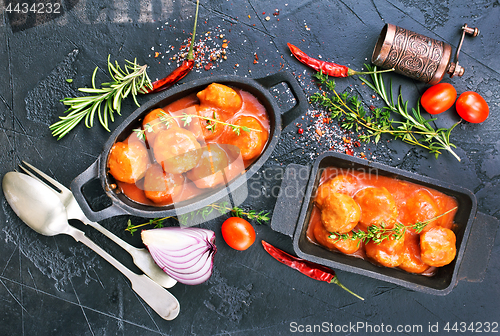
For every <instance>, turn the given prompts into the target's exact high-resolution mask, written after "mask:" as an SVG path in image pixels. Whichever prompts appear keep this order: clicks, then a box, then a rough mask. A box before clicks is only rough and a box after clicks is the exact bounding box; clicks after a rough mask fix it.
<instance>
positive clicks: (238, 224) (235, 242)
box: [221, 217, 255, 251]
mask: <svg viewBox="0 0 500 336" xmlns="http://www.w3.org/2000/svg"><path fill="white" fill-rule="evenodd" d="M221 230H222V237H224V240H225V241H226V243H227V245H229V246H231V247H232V248H234V249H235V250H239V251H243V250H246V249H247V248H249V247H250V246H251V245H252V244H253V242H254V241H255V230H254V229H253V226H252V224H250V223H249V222H247V221H246V220H244V219H243V218H239V217H229V218H228V219H226V221H225V222H224V223H222V227H221Z"/></svg>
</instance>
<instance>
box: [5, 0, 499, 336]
mask: <svg viewBox="0 0 500 336" xmlns="http://www.w3.org/2000/svg"><path fill="white" fill-rule="evenodd" d="M26 2H27V1H26ZM40 2H43V3H49V2H50V1H40ZM54 2H58V3H61V2H62V10H61V14H59V15H55V14H54V15H41V14H40V15H33V14H30V15H21V14H16V13H11V14H8V13H6V11H5V8H6V6H7V5H8V3H9V2H8V1H3V2H0V78H1V79H2V80H0V130H1V132H0V163H1V165H0V175H1V176H3V174H4V173H6V172H7V171H10V170H13V169H15V168H16V166H17V164H18V163H19V161H20V160H22V159H26V160H29V161H30V162H31V163H33V164H34V165H35V166H37V167H38V168H40V169H42V170H44V171H45V172H47V173H49V174H50V175H52V176H54V177H56V178H57V179H58V180H59V181H60V182H62V183H64V184H65V185H69V184H70V182H71V180H72V179H73V178H75V177H76V176H77V175H78V174H79V173H81V172H82V171H83V170H84V169H85V168H87V167H88V166H89V165H90V164H91V163H92V162H93V161H94V160H95V159H96V157H97V156H98V155H99V153H100V151H101V149H102V144H103V143H104V141H105V140H106V139H107V137H108V133H107V132H106V131H104V130H103V129H102V128H100V127H98V126H96V127H94V128H93V129H91V130H88V129H86V128H85V127H83V126H82V125H80V126H79V127H77V128H76V129H75V130H74V131H73V132H72V133H70V134H69V135H68V136H67V137H66V138H64V139H63V140H61V141H56V140H55V139H54V138H53V137H52V136H51V134H50V132H49V130H48V125H49V124H50V123H52V122H54V121H55V120H56V119H57V116H58V115H60V114H61V113H62V112H63V111H64V107H63V106H62V104H61V103H59V100H60V99H61V98H63V97H65V96H69V95H74V94H75V93H76V88H78V87H82V86H87V85H90V79H91V73H92V70H93V69H94V68H95V67H96V66H98V67H99V68H100V71H99V72H98V81H104V80H105V79H106V66H105V64H106V59H107V56H108V54H111V59H116V60H118V61H119V62H123V59H133V58H134V57H137V59H138V62H139V63H141V64H143V63H148V64H149V65H150V68H149V74H150V75H151V77H153V78H156V77H163V76H164V75H165V74H167V73H168V72H170V71H171V70H172V69H173V67H174V66H175V65H174V64H171V65H168V62H167V60H166V59H164V60H161V62H158V61H159V59H155V58H154V52H155V51H159V52H165V51H166V50H167V48H168V47H169V46H174V47H175V48H179V47H180V45H181V44H182V42H183V41H184V40H185V39H186V37H187V35H188V34H189V32H190V31H191V27H192V18H193V14H194V9H195V2H194V1H188V0H176V1H169V0H167V1H159V0H154V1H151V0H142V1H137V2H132V1H121V0H115V1H108V0H104V1H95V0H87V1H83V0H71V1H69V0H68V1H62V0H60V1H53V3H54ZM13 3H14V4H15V2H13ZM276 10H278V11H279V15H273V13H275V12H276ZM264 12H265V14H264ZM266 16H269V17H270V20H266ZM499 17H500V3H499V2H498V0H495V1H488V0H479V1H470V2H464V1H452V0H449V1H438V0H431V1H428V0H401V1H397V0H390V1H386V0H376V1H351V0H347V1H326V0H320V1H302V0H292V1H286V2H276V1H255V0H243V1H221V0H212V1H201V8H200V20H199V26H198V32H199V33H200V34H202V33H204V32H207V31H219V32H221V33H222V34H224V35H225V38H226V39H227V40H229V41H230V42H229V48H228V59H227V61H224V62H222V63H218V67H216V68H214V69H212V70H210V71H205V70H197V71H193V72H192V73H191V74H189V75H188V77H186V79H185V81H188V80H192V79H196V78H200V77H203V76H206V75H207V74H209V73H225V74H236V75H240V76H248V77H251V78H259V77H264V76H266V75H268V74H272V73H275V72H277V71H280V70H283V71H291V72H294V73H295V74H296V75H297V77H298V78H299V81H300V83H301V85H302V87H303V88H304V91H305V92H306V94H308V95H310V94H312V93H313V92H314V91H315V87H314V85H312V83H311V77H310V76H311V74H312V73H313V72H311V71H310V70H309V69H307V68H306V67H304V66H302V65H301V64H299V63H298V62H296V61H295V60H294V59H292V57H291V56H290V53H289V52H288V50H287V47H286V43H287V42H291V43H294V44H296V45H297V46H299V47H301V48H303V49H304V50H305V51H307V52H308V53H310V54H311V55H322V57H323V58H324V59H328V60H331V61H335V62H338V63H342V64H346V65H349V66H350V67H352V68H355V69H360V68H361V67H362V65H363V63H365V62H367V61H368V60H369V59H370V56H371V52H372V49H373V45H374V44H375V41H376V39H377V36H378V34H379V32H380V29H381V28H382V27H383V25H384V24H385V23H393V24H396V25H399V26H402V27H404V28H407V29H410V30H413V31H417V32H419V33H422V34H424V35H427V36H429V37H432V38H436V39H441V40H444V41H446V42H448V43H449V44H451V45H452V46H453V48H455V47H456V45H457V44H458V41H459V32H460V27H461V25H462V24H464V23H468V24H469V26H477V27H479V28H480V30H481V34H480V35H479V36H478V37H477V38H475V39H466V41H465V43H464V47H463V49H462V53H461V59H460V64H461V65H463V66H464V67H466V73H465V75H464V76H463V77H462V78H453V79H449V78H447V79H445V81H446V82H450V83H452V84H453V85H454V86H455V88H456V89H457V91H458V92H463V91H467V90H473V91H477V92H479V93H480V94H482V95H483V96H484V98H485V99H486V101H487V102H488V104H489V106H490V109H491V115H490V117H489V118H488V120H487V121H486V122H484V123H483V124H479V125H472V124H468V123H463V124H461V125H460V126H458V127H457V129H456V130H455V131H454V132H453V135H452V142H453V143H455V144H456V145H457V147H458V148H457V153H458V154H459V155H460V156H461V158H462V162H457V161H456V160H455V159H454V158H453V157H451V156H450V155H447V154H444V155H442V156H441V157H440V158H439V159H438V160H436V159H435V158H434V157H433V156H431V155H429V154H427V153H425V152H423V151H421V150H418V149H415V148H411V147H409V146H407V145H405V144H401V143H400V142H396V141H390V142H386V141H383V142H381V143H380V144H379V145H378V146H375V145H373V144H371V145H369V146H368V147H370V148H369V151H368V148H364V150H366V151H367V153H370V157H373V158H374V160H376V161H379V162H382V163H386V164H388V165H391V166H396V167H399V168H402V169H406V170H409V171H412V172H416V173H419V174H422V175H425V176H429V177H433V178H437V179H439V180H442V181H444V182H449V183H455V184H459V185H461V186H464V187H466V188H469V189H470V190H472V191H473V192H474V193H475V194H476V196H477V199H478V208H479V211H481V212H483V213H485V214H488V215H492V216H496V217H498V216H499V214H500V212H499V207H498V204H500V193H499V191H498V190H499V186H500V168H499V167H500V156H499V152H500V140H499V139H500V136H499V135H500V131H499V130H500V120H499V117H498V109H499V101H500V99H499V98H500V89H499V88H500V85H499V84H500V83H499V79H498V78H499V73H500V61H499V57H498V53H499V51H500V45H499V34H500V21H499V20H498V18H499ZM200 36H201V35H200ZM255 53H257V54H258V56H259V62H258V63H257V64H254V62H253V61H254V54H255ZM236 64H238V65H239V66H236ZM391 77H393V79H394V85H402V88H403V92H404V95H405V98H406V99H408V100H410V101H416V99H417V98H418V96H419V95H420V94H421V93H422V92H423V91H424V90H425V88H426V85H425V84H422V83H417V82H414V81H412V80H410V79H407V78H403V77H401V76H398V75H394V76H391ZM66 78H72V79H73V83H72V84H69V83H67V82H66V80H65V79H66ZM350 86H352V87H354V88H356V89H360V91H361V93H362V94H364V95H365V98H367V100H368V101H369V100H370V96H369V95H366V92H364V93H363V91H362V90H363V88H361V87H360V85H359V81H357V80H356V79H354V78H349V79H345V80H340V81H338V89H339V90H340V91H342V90H345V89H346V88H349V87H350ZM146 99H147V97H141V101H143V102H144V101H145V100H146ZM286 103H287V99H286V98H285V99H284V101H283V106H284V109H286V108H287V107H286V106H287V104H286ZM133 109H134V106H133V104H132V103H131V102H126V103H125V104H124V106H123V116H122V117H118V118H117V121H116V123H115V124H113V126H112V127H116V125H118V123H119V122H120V121H121V120H123V118H124V117H125V116H126V115H128V113H130V112H132V111H133ZM311 111H313V108H312V107H311ZM311 111H309V112H311ZM457 120H458V117H457V116H456V115H455V113H454V111H453V110H450V111H448V112H445V113H443V114H442V115H440V116H439V119H438V121H437V122H436V123H437V125H438V126H450V125H451V124H452V123H453V122H455V121H457ZM298 122H302V121H301V120H299V121H298ZM305 126H307V125H304V127H305ZM326 149H327V148H326V147H325V146H324V143H318V142H317V141H310V140H306V139H304V138H303V137H300V136H299V135H298V134H297V131H296V128H295V127H290V128H289V129H288V130H286V131H285V132H284V134H283V135H282V137H281V141H280V144H279V145H278V147H277V148H276V150H275V152H274V153H273V155H272V157H271V159H270V160H269V161H268V162H267V163H266V165H265V166H264V167H263V168H262V170H261V171H260V172H259V173H258V174H256V175H255V176H254V177H253V178H252V179H251V181H250V182H251V186H252V188H251V189H250V192H249V197H248V198H247V200H246V201H245V203H244V205H245V206H246V207H252V208H255V209H258V210H267V211H271V210H272V209H273V208H274V205H275V203H276V190H277V187H278V186H279V184H280V179H279V176H280V173H281V172H282V171H283V168H284V167H285V166H286V165H287V164H290V163H297V164H306V165H307V164H311V160H312V159H313V158H314V157H316V156H317V155H318V154H319V153H321V152H322V151H324V150H326ZM359 152H360V151H359V150H358V151H357V152H356V155H359ZM1 206H2V211H1V212H0V223H1V224H0V237H1V244H0V318H1V323H0V334H1V335H66V334H71V335H158V334H162V335H286V334H291V333H293V331H294V328H293V325H294V323H296V324H297V325H301V326H304V327H307V326H312V325H321V324H322V323H323V322H325V323H326V324H328V325H329V324H330V323H331V324H333V325H337V326H340V327H341V326H343V325H346V326H349V324H351V325H356V324H358V323H359V326H362V324H364V325H371V326H372V327H375V328H377V327H379V328H380V327H381V326H382V324H383V325H384V326H387V325H390V326H392V327H393V328H394V330H395V329H396V326H398V325H401V326H403V332H401V333H399V334H403V335H420V334H440V335H442V334H447V333H446V332H444V331H443V327H444V326H445V325H446V323H448V322H449V323H451V325H450V327H452V326H453V324H454V323H455V322H458V323H459V324H458V325H457V328H458V329H457V330H456V331H451V332H450V334H455V335H473V334H476V332H472V331H470V330H465V331H461V329H463V324H462V325H460V323H461V322H464V323H466V326H467V327H469V326H470V323H472V322H474V323H476V324H474V327H475V328H477V327H479V326H480V323H483V326H484V325H485V324H484V323H486V322H489V323H490V324H491V323H499V322H500V314H499V313H498V302H499V299H500V286H499V278H500V272H499V269H500V263H499V257H500V246H499V239H498V238H497V239H496V240H494V239H495V235H496V232H495V230H494V228H492V231H491V232H490V233H489V234H488V233H485V232H482V234H483V235H484V236H485V241H486V243H487V244H490V245H491V248H492V251H491V258H490V260H489V262H488V260H485V258H487V257H486V256H483V257H482V259H481V260H480V262H478V263H477V264H479V265H487V270H486V271H485V272H484V273H481V270H477V269H475V268H472V270H474V272H479V273H481V276H479V277H478V276H476V275H477V274H475V275H474V276H471V277H469V278H467V277H466V279H465V280H463V281H460V282H459V283H458V285H457V286H456V288H455V289H454V290H453V291H452V292H451V293H450V294H449V295H447V296H444V297H442V296H430V295H427V294H422V293H417V292H412V291H409V290H406V289H403V288H401V287H398V286H396V285H392V284H388V283H385V282H381V281H378V280H374V279H371V278H367V277H362V276H359V275H355V274H350V273H348V272H338V276H339V278H340V279H341V281H342V282H343V283H344V284H346V285H347V286H348V287H349V288H351V289H352V290H354V291H356V292H357V293H358V294H360V295H361V296H363V297H365V298H366V300H365V301H364V302H361V301H358V300H357V299H356V298H354V297H353V296H351V295H349V294H348V293H346V292H344V291H342V290H341V289H339V288H338V287H337V286H335V285H329V284H326V283H320V282H316V281H314V280H311V279H309V278H307V277H305V276H303V275H301V274H299V273H297V272H295V271H293V270H291V269H289V268H287V267H285V266H283V265H281V264H279V263H277V262H276V261H274V260H273V259H272V258H271V257H270V256H269V255H267V254H266V253H265V252H264V251H263V249H262V248H261V246H260V243H259V241H260V240H261V239H265V240H267V241H269V242H271V243H272V244H274V245H276V246H278V247H281V248H283V249H285V250H287V251H289V252H292V245H291V240H290V238H289V237H287V236H285V235H282V234H279V233H276V232H274V231H272V230H271V229H270V228H269V227H268V226H266V225H255V228H256V231H257V240H258V242H257V243H256V244H255V245H253V246H252V247H251V248H250V249H249V250H247V251H244V252H237V251H234V250H232V249H230V248H229V247H228V246H227V245H226V244H225V243H224V241H223V240H222V237H221V234H220V229H219V227H220V224H221V221H222V219H220V218H219V219H215V220H211V221H209V222H207V223H205V224H202V226H203V227H206V228H210V229H212V230H214V231H215V232H216V234H217V242H218V243H217V245H218V253H217V255H216V258H215V270H214V274H213V276H212V277H211V279H210V280H209V281H207V282H206V283H204V284H202V285H199V286H184V285H181V284H178V285H176V286H175V287H174V288H172V289H171V292H172V293H173V294H174V295H175V296H176V297H177V298H178V299H179V301H180V304H181V313H180V315H179V317H177V318H176V319H175V320H174V321H164V320H162V319H161V318H160V317H158V316H157V315H156V314H155V313H154V312H153V311H152V310H151V309H149V307H147V306H146V305H145V304H144V302H142V301H141V300H140V299H139V298H138V297H137V295H135V293H134V292H133V291H131V289H130V285H129V283H128V282H127V280H126V279H125V278H124V277H123V276H122V275H121V274H120V273H118V272H117V271H116V270H115V269H113V268H112V267H111V266H110V265H109V264H107V263H106V262H105V261H104V260H102V259H100V258H99V257H98V256H97V255H96V254H95V253H93V252H92V251H90V250H89V249H87V248H86V247H85V246H83V245H79V244H76V243H75V242H74V241H73V240H72V238H71V237H66V236H57V237H44V236H41V235H38V234H36V233H35V232H33V231H32V230H31V229H29V228H27V227H26V226H25V225H24V224H23V223H22V222H21V221H20V220H19V219H18V218H17V217H16V216H15V214H14V213H13V212H12V210H11V209H10V207H9V206H8V204H7V202H6V201H5V198H4V197H3V194H2V199H1ZM132 219H133V220H134V221H137V222H139V221H140V220H141V219H137V218H132ZM126 220H127V218H126V217H120V218H113V219H109V220H106V221H103V222H102V223H101V224H103V225H105V226H106V227H107V228H108V229H110V230H111V231H113V232H115V233H116V234H117V235H119V236H120V237H122V238H123V239H126V240H127V241H129V242H131V243H132V244H135V245H140V241H139V237H138V236H137V235H136V236H134V237H131V236H130V235H129V234H128V233H126V232H124V230H123V229H124V228H125V226H126ZM72 224H74V225H75V226H78V227H81V225H80V223H74V222H73V223H72ZM82 229H84V230H85V231H86V232H87V234H88V236H89V237H90V238H91V239H93V240H95V241H96V242H97V243H98V244H100V245H102V246H103V247H104V248H105V249H106V250H108V251H109V252H110V253H111V254H113V255H115V256H116V257H117V258H118V259H119V260H121V261H122V262H123V263H125V264H126V265H127V266H128V267H130V268H131V269H133V270H135V271H137V269H136V268H134V265H133V264H132V263H131V260H130V258H129V257H128V255H126V253H125V252H124V251H123V250H121V249H120V248H119V247H117V246H116V245H114V244H113V243H112V242H110V241H109V240H107V239H106V238H105V237H103V236H102V235H100V234H99V233H97V232H94V231H91V230H89V229H87V228H82ZM490 245H489V246H490ZM469 264H470V265H474V262H473V261H472V262H470V261H469ZM483 275H484V279H483V280H482V281H477V280H478V279H477V278H481V277H483ZM467 279H468V280H474V281H467ZM436 324H438V327H439V332H438V333H431V332H429V325H432V326H435V325H436ZM414 325H415V326H419V325H421V326H422V327H423V331H422V332H416V331H411V328H412V326H414ZM404 326H407V327H406V330H405V329H404ZM374 330H376V329H374ZM385 330H386V329H385ZM433 330H435V329H433ZM482 330H483V331H486V328H483V329H482ZM499 330H500V327H497V329H496V331H497V332H498V331H499ZM476 331H477V330H476ZM318 334H319V333H318ZM337 334H342V335H355V334H373V332H372V333H370V332H369V330H367V329H365V328H361V329H359V330H353V329H349V330H346V329H345V327H344V331H340V332H338V333H337ZM378 334H383V333H378Z"/></svg>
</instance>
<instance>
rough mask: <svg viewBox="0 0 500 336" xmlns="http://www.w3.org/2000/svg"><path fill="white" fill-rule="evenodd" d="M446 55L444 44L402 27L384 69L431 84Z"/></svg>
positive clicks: (397, 29)
mask: <svg viewBox="0 0 500 336" xmlns="http://www.w3.org/2000/svg"><path fill="white" fill-rule="evenodd" d="M443 54H444V42H442V41H437V40H434V39H431V38H429V37H427V36H424V35H421V34H417V33H415V32H412V31H410V30H406V29H404V28H401V27H396V33H395V36H394V40H393V43H392V45H391V49H390V51H389V54H388V56H387V58H386V60H385V61H384V63H383V65H382V67H383V68H386V69H390V68H394V69H395V71H396V72H398V73H400V74H403V75H405V76H408V77H411V78H414V79H417V80H419V81H423V82H429V81H430V80H431V79H432V78H433V77H434V75H435V74H436V71H437V69H438V67H439V64H440V63H441V60H442V58H443Z"/></svg>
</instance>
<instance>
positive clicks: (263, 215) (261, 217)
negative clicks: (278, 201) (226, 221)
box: [179, 202, 270, 225]
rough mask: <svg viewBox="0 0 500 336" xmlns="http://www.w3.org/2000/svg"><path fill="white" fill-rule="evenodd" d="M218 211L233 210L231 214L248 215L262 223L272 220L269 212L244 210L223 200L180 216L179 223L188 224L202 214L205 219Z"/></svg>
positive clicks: (222, 212)
mask: <svg viewBox="0 0 500 336" xmlns="http://www.w3.org/2000/svg"><path fill="white" fill-rule="evenodd" d="M214 210H215V211H218V212H219V213H220V214H221V215H224V214H226V213H228V212H231V214H232V215H233V216H235V217H241V218H243V217H246V218H248V219H250V220H255V221H257V223H259V224H260V223H262V222H268V221H269V220H270V217H269V213H268V212H264V211H260V212H257V211H255V210H248V211H247V210H244V209H242V208H239V207H232V208H231V207H230V206H229V203H228V202H221V203H212V204H209V205H207V206H206V207H203V208H201V209H199V210H197V211H193V212H190V213H188V214H185V215H181V216H179V223H181V224H182V225H186V224H187V223H188V221H189V220H192V219H194V218H195V217H197V216H201V217H202V218H203V219H205V218H207V216H208V215H210V214H211V213H212V212H213V211H214Z"/></svg>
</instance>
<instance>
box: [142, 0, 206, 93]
mask: <svg viewBox="0 0 500 336" xmlns="http://www.w3.org/2000/svg"><path fill="white" fill-rule="evenodd" d="M199 5H200V1H199V0H197V1H196V15H195V17H194V27H193V36H192V37H191V44H190V45H189V51H188V55H187V57H186V59H185V60H184V61H182V64H181V65H180V66H179V67H177V68H176V69H175V70H174V71H172V72H171V73H169V74H168V76H167V77H165V78H162V79H159V80H157V81H154V82H153V83H151V85H152V88H151V89H146V90H145V92H142V93H156V92H160V91H163V90H166V89H168V88H169V87H171V86H172V85H174V84H175V83H177V82H178V81H180V80H181V79H182V78H184V77H185V76H186V75H187V74H188V73H189V72H190V71H191V70H192V69H193V67H194V53H193V48H194V39H195V36H196V24H197V22H198V8H199Z"/></svg>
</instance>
